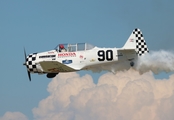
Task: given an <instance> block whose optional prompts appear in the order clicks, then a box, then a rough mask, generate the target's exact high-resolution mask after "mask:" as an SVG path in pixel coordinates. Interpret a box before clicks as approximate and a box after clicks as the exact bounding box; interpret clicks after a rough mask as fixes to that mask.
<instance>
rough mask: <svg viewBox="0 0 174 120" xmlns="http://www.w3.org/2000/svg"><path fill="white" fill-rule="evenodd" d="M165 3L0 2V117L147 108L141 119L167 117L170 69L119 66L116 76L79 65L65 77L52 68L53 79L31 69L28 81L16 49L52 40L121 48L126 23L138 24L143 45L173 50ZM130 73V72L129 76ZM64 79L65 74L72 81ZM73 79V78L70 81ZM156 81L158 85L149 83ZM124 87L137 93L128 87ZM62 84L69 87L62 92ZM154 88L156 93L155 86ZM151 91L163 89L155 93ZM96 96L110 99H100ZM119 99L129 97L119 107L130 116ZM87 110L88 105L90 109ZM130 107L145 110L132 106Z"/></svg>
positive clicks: (42, 47) (33, 48) (169, 4)
mask: <svg viewBox="0 0 174 120" xmlns="http://www.w3.org/2000/svg"><path fill="white" fill-rule="evenodd" d="M173 4H174V2H173V1H172V0H166V1H163V0H153V1H152V0H146V1H144V0H134V1H130V0H124V1H117V0H108V1H105V0H88V1H81V0H76V1H71V0H66V1H56V0H52V1H47V0H38V1H35V0H30V1H26V0H17V1H13V0H1V1H0V41H1V44H0V54H1V59H0V66H1V70H0V71H1V72H0V74H1V75H0V80H1V84H0V120H6V119H9V118H10V117H12V118H13V119H19V118H20V119H23V120H32V119H36V120H39V119H48V118H49V119H54V118H62V119H65V120H67V119H68V120H79V119H84V118H86V119H87V118H90V119H103V118H106V119H108V118H111V119H116V118H117V119H124V120H125V119H128V118H132V119H134V118H136V116H138V117H139V118H138V119H140V118H142V119H143V118H144V116H146V114H148V111H149V110H152V111H154V112H153V113H152V114H151V115H150V116H149V119H150V118H154V119H157V120H158V119H159V120H160V119H165V118H164V117H165V116H167V117H168V119H170V118H171V119H172V118H174V117H173V116H172V113H171V111H172V110H174V106H173V105H174V104H173V102H172V100H173V98H174V97H173V93H172V91H173V88H174V87H173V86H172V85H173V84H174V81H173V80H174V77H173V73H167V74H166V73H164V72H162V73H160V74H158V75H154V74H153V73H151V72H148V73H146V74H143V75H139V74H137V72H136V71H133V70H129V71H125V75H128V77H125V75H124V74H123V73H122V72H120V73H118V75H120V77H119V76H118V75H117V74H116V75H115V76H114V75H112V74H110V73H107V72H101V73H92V72H91V71H80V72H77V73H68V74H67V75H69V76H70V77H68V78H67V75H66V74H59V75H60V77H59V75H58V76H57V77H56V78H55V79H53V80H52V79H48V78H46V76H45V75H37V74H32V76H31V77H32V81H31V82H29V80H28V77H27V71H26V68H25V66H23V63H24V61H25V60H24V48H25V49H26V52H27V54H29V53H33V52H42V51H47V50H51V49H53V48H54V47H55V46H56V45H57V44H60V43H78V42H80V43H82V42H87V43H90V44H93V45H96V46H98V47H122V46H123V45H124V44H125V42H126V40H127V39H128V37H129V35H130V34H131V32H132V30H133V29H134V28H140V29H141V30H142V32H143V35H144V38H145V40H146V42H147V45H148V48H149V50H150V51H160V50H165V51H173V44H174V40H173V38H174V34H173V30H174V23H173V21H174V16H173V12H174V7H173ZM164 64H165V63H164ZM131 72H132V74H131ZM129 75H130V77H129ZM133 75H136V76H138V77H137V78H136V79H135V77H133ZM106 76H108V77H106ZM132 77H133V78H132ZM109 78H110V79H109ZM116 78H117V79H116ZM138 78H139V79H138ZM69 79H72V82H71V81H70V80H69ZM121 79H123V80H124V79H126V80H125V81H123V80H122V81H121ZM141 79H143V80H144V81H143V80H142V81H141ZM107 80H108V82H107ZM156 80H158V81H156ZM64 81H67V83H64ZM109 81H112V82H109ZM117 81H118V82H119V81H120V84H118V85H116V84H117ZM57 82H60V83H57ZM73 82H74V83H73ZM121 82H123V83H121ZM137 82H138V83H137ZM157 82H159V83H157ZM162 82H164V83H162ZM75 83H79V84H78V85H77V86H76V85H75V86H74V84H75ZM137 84H141V85H142V87H141V85H140V86H139V87H140V88H139V87H138V86H136V85H137ZM143 85H144V86H143ZM156 85H157V86H158V85H159V87H154V86H156ZM163 85H164V86H163ZM55 86H57V87H55ZM131 86H133V87H135V90H137V91H140V92H139V93H136V92H134V91H133V92H132V89H131ZM54 87H55V88H56V89H54ZM66 87H67V89H69V90H72V92H70V91H66V90H67V89H66ZM76 87H77V88H76ZM78 87H79V88H78ZM83 87H84V90H83V89H82V88H83ZM160 87H161V88H162V90H164V91H160ZM58 88H60V89H58ZM106 89H109V91H107V90H106ZM147 89H149V90H147ZM165 89H166V90H165ZM64 90H65V93H64ZM114 91H116V93H114ZM158 91H160V92H161V93H163V94H162V95H159V93H158ZM129 92H132V95H133V96H134V97H132V98H131V97H130V96H128V95H129V94H128V93H129ZM121 93H122V94H121ZM140 93H141V94H145V95H147V96H145V98H147V99H148V100H147V101H149V102H147V101H144V103H142V104H141V103H139V104H136V105H135V104H134V103H138V101H139V100H141V99H142V100H143V97H144V96H141V95H140V99H138V98H137V97H138V96H137V95H139V94H140ZM103 94H105V95H106V96H107V97H108V98H111V99H110V100H108V99H107V98H106V97H105V96H104V95H103ZM85 95H86V96H87V97H86V96H85ZM114 95H115V96H114ZM59 96H60V97H62V99H61V98H60V97H59ZM91 96H92V97H91ZM95 96H96V100H95V99H94V97H95ZM164 96H165V97H164ZM84 97H86V102H85V103H84V101H85V99H84ZM123 98H124V99H126V98H128V99H129V98H131V101H132V103H130V104H132V106H130V107H129V108H130V109H129V110H128V111H127V112H131V111H132V112H134V113H132V115H134V116H131V115H130V116H129V115H128V118H124V117H123V116H122V114H123V111H126V108H124V107H123V105H124V103H126V102H125V101H124V99H123ZM97 100H98V101H97ZM142 100H141V101H142ZM78 101H79V104H77V102H78ZM107 101H109V102H108V104H109V105H110V106H113V105H115V107H113V108H112V109H111V107H109V105H108V106H107V105H106V103H107ZM115 101H116V102H115ZM131 101H130V102H131ZM157 101H161V104H160V105H157V104H158V102H157ZM168 102H170V103H168ZM44 103H45V105H44ZM119 103H120V106H119ZM84 104H86V106H84ZM95 105H96V106H95ZM165 105H166V106H172V107H170V109H169V108H167V107H165V109H164V110H161V111H160V109H161V108H163V107H164V106H165ZM99 106H102V107H103V108H107V110H108V112H109V111H112V110H114V112H115V113H118V114H117V115H116V118H114V117H113V115H114V113H113V112H112V113H110V114H109V113H108V115H107V116H104V115H103V116H102V115H101V116H100V115H99V112H101V113H107V111H106V110H104V109H103V108H100V107H99ZM95 108H97V109H96V111H91V110H93V109H95ZM121 108H122V109H121ZM136 108H137V109H136ZM140 108H141V110H140ZM118 109H120V111H118ZM81 110H82V111H81ZM89 110H90V111H89ZM138 110H139V111H142V113H145V114H142V113H141V112H137V111H138ZM51 111H52V112H51ZM73 111H75V112H73ZM61 112H62V114H60V113H61ZM161 113H165V114H164V116H162V115H161V116H160V114H161ZM65 114H67V116H66V115H65ZM90 115H91V116H90ZM50 116H53V117H52V118H51V117H50ZM89 116H90V117H89Z"/></svg>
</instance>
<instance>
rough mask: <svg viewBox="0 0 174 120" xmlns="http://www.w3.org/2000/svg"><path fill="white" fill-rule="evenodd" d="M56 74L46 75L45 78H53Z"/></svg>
mask: <svg viewBox="0 0 174 120" xmlns="http://www.w3.org/2000/svg"><path fill="white" fill-rule="evenodd" d="M57 74H58V73H48V74H47V78H54V77H55V76H56V75H57Z"/></svg>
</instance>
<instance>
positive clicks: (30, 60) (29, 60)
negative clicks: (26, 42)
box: [23, 49, 37, 81]
mask: <svg viewBox="0 0 174 120" xmlns="http://www.w3.org/2000/svg"><path fill="white" fill-rule="evenodd" d="M24 55H25V63H23V65H25V66H26V67H27V73H28V78H29V80H30V81H31V75H30V72H37V69H36V64H35V62H34V61H35V60H36V55H37V53H32V54H29V55H28V56H27V55H26V52H25V49H24Z"/></svg>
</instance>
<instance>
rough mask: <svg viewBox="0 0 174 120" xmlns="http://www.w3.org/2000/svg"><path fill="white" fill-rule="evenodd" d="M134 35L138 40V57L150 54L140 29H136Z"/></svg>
mask: <svg viewBox="0 0 174 120" xmlns="http://www.w3.org/2000/svg"><path fill="white" fill-rule="evenodd" d="M133 34H134V35H135V38H136V52H137V54H138V56H142V55H143V54H145V53H148V52H149V50H148V47H147V44H146V42H145V40H144V37H143V34H142V32H141V31H140V29H138V28H136V29H135V30H134V31H133Z"/></svg>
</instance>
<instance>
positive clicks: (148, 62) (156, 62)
mask: <svg viewBox="0 0 174 120" xmlns="http://www.w3.org/2000/svg"><path fill="white" fill-rule="evenodd" d="M136 69H137V70H138V71H140V73H144V72H147V71H152V72H153V73H156V74H157V73H160V72H173V71H174V53H173V52H170V51H164V50H161V51H152V52H150V53H149V54H146V55H144V56H141V57H139V59H138V61H137V66H136Z"/></svg>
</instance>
